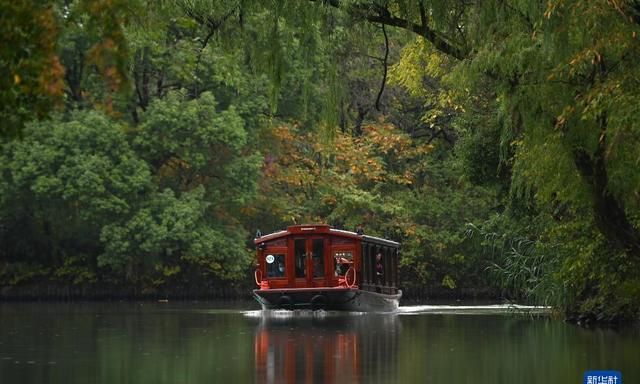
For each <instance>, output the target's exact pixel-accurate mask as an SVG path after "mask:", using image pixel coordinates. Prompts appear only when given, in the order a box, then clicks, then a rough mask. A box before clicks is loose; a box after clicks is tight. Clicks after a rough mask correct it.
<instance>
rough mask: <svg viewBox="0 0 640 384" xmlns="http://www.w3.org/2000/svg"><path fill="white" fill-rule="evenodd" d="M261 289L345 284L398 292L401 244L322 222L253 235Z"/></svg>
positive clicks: (374, 290) (370, 289) (361, 288)
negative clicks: (335, 227) (336, 227)
mask: <svg viewBox="0 0 640 384" xmlns="http://www.w3.org/2000/svg"><path fill="white" fill-rule="evenodd" d="M254 243H255V244H256V248H257V252H256V256H257V263H256V267H257V269H256V276H255V277H256V283H257V284H258V285H259V286H260V290H269V289H279V290H280V289H296V288H316V289H317V288H332V287H342V288H344V287H347V288H354V289H360V290H365V291H372V292H377V293H383V294H388V295H393V294H396V293H397V292H398V258H399V252H398V249H399V247H400V244H399V243H397V242H395V241H391V240H386V239H382V238H378V237H373V236H367V235H364V234H358V233H356V232H350V231H344V230H339V229H333V228H331V227H330V226H329V225H325V224H313V225H294V226H290V227H288V228H287V229H286V230H284V231H280V232H275V233H271V234H268V235H265V236H260V237H257V238H256V239H254Z"/></svg>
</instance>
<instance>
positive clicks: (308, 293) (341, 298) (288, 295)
mask: <svg viewBox="0 0 640 384" xmlns="http://www.w3.org/2000/svg"><path fill="white" fill-rule="evenodd" d="M253 296H254V297H255V299H256V300H257V301H258V302H259V303H260V305H261V306H262V309H265V310H268V309H288V310H294V309H311V310H319V309H323V310H327V311H354V312H395V311H396V310H397V309H398V305H399V301H400V297H401V296H402V291H398V293H397V294H395V295H387V294H382V293H377V292H371V291H363V290H360V289H356V288H296V289H256V290H254V291H253Z"/></svg>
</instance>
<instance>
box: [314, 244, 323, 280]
mask: <svg viewBox="0 0 640 384" xmlns="http://www.w3.org/2000/svg"><path fill="white" fill-rule="evenodd" d="M322 276H324V240H323V239H313V277H322Z"/></svg>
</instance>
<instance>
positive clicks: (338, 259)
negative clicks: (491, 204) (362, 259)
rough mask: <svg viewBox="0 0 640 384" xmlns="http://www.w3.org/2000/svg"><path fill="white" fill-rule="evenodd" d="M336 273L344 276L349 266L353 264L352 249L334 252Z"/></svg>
mask: <svg viewBox="0 0 640 384" xmlns="http://www.w3.org/2000/svg"><path fill="white" fill-rule="evenodd" d="M333 262H334V266H335V275H336V276H344V274H345V273H347V270H348V269H349V267H350V266H351V265H352V264H353V253H352V252H351V251H339V252H334V253H333Z"/></svg>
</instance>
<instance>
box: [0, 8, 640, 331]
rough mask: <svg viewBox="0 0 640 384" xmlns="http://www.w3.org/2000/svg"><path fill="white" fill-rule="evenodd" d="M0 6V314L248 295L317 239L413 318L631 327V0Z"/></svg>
mask: <svg viewBox="0 0 640 384" xmlns="http://www.w3.org/2000/svg"><path fill="white" fill-rule="evenodd" d="M0 4H2V5H1V6H0V12H1V13H0V66H1V68H2V76H1V77H0V137H1V138H0V140H1V142H0V144H1V147H0V287H4V288H2V289H3V291H4V292H5V293H7V292H20V290H21V289H22V290H23V291H24V292H30V290H32V291H33V292H38V293H37V294H41V293H42V292H45V291H46V290H47V289H49V290H50V289H51V288H50V287H58V288H60V287H62V288H64V289H67V291H69V290H71V291H73V292H79V293H78V295H80V296H83V295H88V296H90V295H91V292H94V293H95V292H101V294H104V295H106V296H108V293H109V292H114V295H116V296H117V295H121V294H124V293H126V294H128V295H131V296H145V295H146V296H154V295H161V294H162V295H167V294H170V293H174V294H175V293H176V292H181V293H182V294H184V295H195V296H198V292H200V293H202V292H210V291H211V290H223V291H225V292H226V291H230V290H233V289H234V287H235V289H237V290H238V291H240V292H243V290H245V289H248V288H247V287H249V285H248V284H251V282H252V279H251V277H250V276H251V272H252V268H253V267H252V265H253V249H252V238H253V235H254V234H255V232H256V230H258V229H260V230H261V231H262V233H268V232H271V231H275V230H278V229H281V228H283V227H286V226H287V225H291V224H296V223H298V224H300V223H309V222H322V223H329V224H331V225H333V226H335V227H337V228H344V229H350V230H353V229H354V228H355V227H356V226H357V225H363V226H364V228H365V231H366V232H367V233H368V234H372V235H377V236H383V237H387V238H391V239H394V240H396V241H399V242H401V243H402V258H401V272H402V276H403V280H404V281H403V289H404V291H405V293H406V295H407V296H408V297H413V298H422V299H426V298H429V297H435V296H443V297H454V298H455V297H473V296H483V297H490V298H494V299H508V300H517V301H519V302H527V303H533V304H543V305H551V306H553V307H554V308H556V309H557V311H558V313H560V314H563V315H564V316H565V317H567V318H574V319H576V318H581V319H588V320H593V321H599V322H614V321H615V322H618V321H625V320H632V319H637V318H638V313H639V309H640V268H639V267H640V172H639V171H638V169H639V166H640V110H639V109H638V102H637V100H639V98H638V96H640V95H639V93H640V43H639V41H638V32H640V3H639V2H638V1H637V0H609V1H604V0H586V1H585V0H569V1H566V0H552V1H544V2H541V1H518V0H510V1H498V0H488V1H475V2H471V1H467V0H456V1H432V0H415V1H408V0H317V1H304V0H284V1H254V0H173V1H161V0H156V1H154V0H148V1H143V0H135V1H124V0H97V1H88V0H65V1H54V0H46V1H45V0H43V1H34V2H9V1H1V2H0ZM38 286H40V287H49V288H46V289H45V288H41V289H40V290H38V289H37V288H34V287H38ZM115 292H117V293H115ZM123 292H124V293H123Z"/></svg>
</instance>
